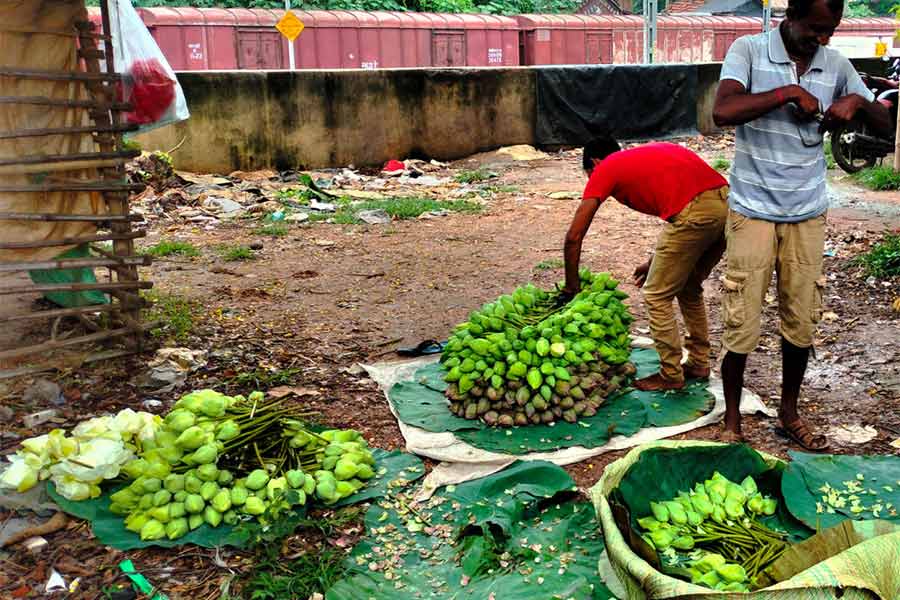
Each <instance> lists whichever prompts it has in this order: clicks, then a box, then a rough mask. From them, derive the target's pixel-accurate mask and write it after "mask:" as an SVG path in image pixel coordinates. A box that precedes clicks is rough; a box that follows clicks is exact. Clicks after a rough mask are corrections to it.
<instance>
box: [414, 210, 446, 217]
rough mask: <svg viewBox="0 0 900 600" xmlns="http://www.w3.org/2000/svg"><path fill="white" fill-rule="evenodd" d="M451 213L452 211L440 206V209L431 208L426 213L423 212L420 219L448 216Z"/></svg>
mask: <svg viewBox="0 0 900 600" xmlns="http://www.w3.org/2000/svg"><path fill="white" fill-rule="evenodd" d="M449 215H450V211H449V210H447V209H446V208H439V209H438V210H430V211H428V212H426V213H422V214H421V215H419V218H420V219H436V218H439V217H446V216H449Z"/></svg>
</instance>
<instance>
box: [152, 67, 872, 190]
mask: <svg viewBox="0 0 900 600" xmlns="http://www.w3.org/2000/svg"><path fill="white" fill-rule="evenodd" d="M853 62H854V63H855V64H856V66H857V68H858V69H859V70H861V71H866V72H869V73H882V72H883V69H884V63H883V62H881V61H879V60H868V59H862V60H859V61H853ZM720 67H721V65H720V64H719V63H706V64H698V65H696V68H697V70H698V77H697V86H698V89H697V129H698V130H699V131H700V132H701V133H704V134H709V133H714V132H715V131H716V127H715V124H714V123H713V122H712V106H713V101H714V100H715V93H716V86H717V83H718V78H719V70H720ZM179 80H180V81H181V85H182V87H183V89H184V92H185V96H186V97H187V100H188V106H189V107H190V110H191V118H190V119H189V120H188V121H185V122H184V123H179V124H177V125H173V126H169V127H163V128H161V129H158V130H156V131H152V132H150V133H147V134H144V135H141V136H139V137H138V140H139V141H140V142H141V143H142V144H143V146H144V148H146V149H163V150H166V149H169V148H173V147H175V146H176V145H178V144H179V142H181V140H182V139H183V140H184V143H183V144H182V145H181V147H180V148H179V149H178V151H177V152H176V153H175V154H174V159H175V164H176V167H177V168H179V169H185V170H191V171H198V172H218V173H222V172H230V171H233V170H236V169H242V170H252V169H259V168H266V167H274V168H277V169H282V170H287V169H312V168H322V167H337V166H344V165H349V164H354V165H357V166H362V165H380V164H383V163H384V162H385V161H387V160H389V159H391V158H398V159H403V158H411V157H412V158H414V157H417V156H428V157H433V158H438V159H442V160H448V159H454V158H461V157H464V156H468V155H470V154H473V153H475V152H479V151H482V150H488V149H492V148H497V147H499V146H508V145H512V144H535V132H534V124H535V76H534V70H533V69H531V68H527V67H525V68H505V69H446V70H440V69H395V70H379V71H299V72H294V73H289V72H284V71H272V72H261V71H219V72H216V71H207V72H188V73H181V74H179ZM664 135H665V132H660V136H661V137H663V136H664ZM573 143H574V141H573Z"/></svg>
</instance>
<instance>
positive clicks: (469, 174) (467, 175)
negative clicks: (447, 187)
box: [453, 169, 497, 183]
mask: <svg viewBox="0 0 900 600" xmlns="http://www.w3.org/2000/svg"><path fill="white" fill-rule="evenodd" d="M494 177H497V174H496V173H493V172H491V171H488V170H487V169H475V170H473V171H460V172H459V173H457V174H456V177H454V178H453V180H454V181H456V183H478V182H480V181H487V180H488V179H493V178H494Z"/></svg>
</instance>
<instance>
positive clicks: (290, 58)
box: [284, 0, 294, 71]
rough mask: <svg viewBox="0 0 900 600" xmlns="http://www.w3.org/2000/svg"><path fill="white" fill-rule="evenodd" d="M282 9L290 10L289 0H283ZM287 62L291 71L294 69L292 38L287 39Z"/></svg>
mask: <svg viewBox="0 0 900 600" xmlns="http://www.w3.org/2000/svg"><path fill="white" fill-rule="evenodd" d="M284 11H285V12H286V13H287V12H290V11H291V0H284ZM288 64H289V65H290V68H291V71H293V70H294V42H293V41H292V40H288Z"/></svg>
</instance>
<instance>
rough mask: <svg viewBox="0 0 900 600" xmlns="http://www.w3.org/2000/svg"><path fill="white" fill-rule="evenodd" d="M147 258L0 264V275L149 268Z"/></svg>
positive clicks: (61, 259) (79, 259) (122, 257)
mask: <svg viewBox="0 0 900 600" xmlns="http://www.w3.org/2000/svg"><path fill="white" fill-rule="evenodd" d="M150 262H151V259H150V257H149V256H120V257H117V260H113V259H110V258H60V259H57V260H42V261H31V262H9V263H0V273H13V272H16V271H47V270H50V269H80V268H84V267H116V266H121V265H135V266H138V267H147V266H150Z"/></svg>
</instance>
